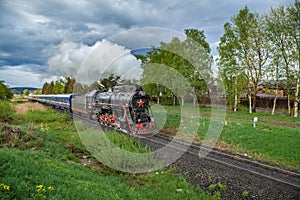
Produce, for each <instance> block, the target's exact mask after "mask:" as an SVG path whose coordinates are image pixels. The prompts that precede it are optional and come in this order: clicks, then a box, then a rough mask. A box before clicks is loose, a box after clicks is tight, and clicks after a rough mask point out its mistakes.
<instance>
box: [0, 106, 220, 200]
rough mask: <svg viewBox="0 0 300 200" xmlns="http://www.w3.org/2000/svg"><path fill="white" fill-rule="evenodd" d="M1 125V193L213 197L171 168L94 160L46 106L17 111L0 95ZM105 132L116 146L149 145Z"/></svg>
mask: <svg viewBox="0 0 300 200" xmlns="http://www.w3.org/2000/svg"><path fill="white" fill-rule="evenodd" d="M0 131H1V132H0V199H217V198H218V197H214V196H211V195H209V194H206V193H205V192H204V191H202V190H200V189H199V188H195V187H194V186H192V185H190V184H188V183H187V182H186V181H185V179H184V176H183V175H177V174H175V173H174V172H173V171H172V170H171V169H168V170H160V171H156V172H151V173H144V174H130V173H122V172H119V171H116V170H113V169H111V168H108V167H106V166H105V165H103V164H100V163H98V162H96V160H95V159H93V158H92V156H91V155H90V153H89V152H88V151H87V150H86V148H85V147H84V146H83V144H82V143H81V140H80V138H79V136H78V133H77V131H76V128H75V126H74V124H73V122H72V120H70V117H69V116H68V115H67V114H65V115H61V114H58V113H55V112H53V111H52V110H50V109H46V110H31V111H30V110H29V111H27V113H23V115H18V114H16V113H15V111H14V108H13V107H12V106H10V104H9V103H8V102H7V101H0ZM106 134H107V138H109V139H110V140H111V141H112V142H113V143H114V144H115V145H116V146H118V147H119V148H123V149H125V150H128V151H132V152H147V151H149V150H148V149H145V148H142V146H141V145H140V144H137V143H136V142H134V141H133V140H131V139H130V138H128V137H126V136H124V135H120V134H118V133H116V132H108V133H106ZM124 141H126V142H124ZM83 161H85V163H84V164H83Z"/></svg>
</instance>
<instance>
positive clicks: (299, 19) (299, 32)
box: [287, 0, 300, 117]
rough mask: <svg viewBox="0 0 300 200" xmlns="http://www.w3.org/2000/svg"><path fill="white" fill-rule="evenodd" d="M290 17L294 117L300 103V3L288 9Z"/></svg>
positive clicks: (296, 114) (296, 1)
mask: <svg viewBox="0 0 300 200" xmlns="http://www.w3.org/2000/svg"><path fill="white" fill-rule="evenodd" d="M287 16H288V21H289V23H288V33H289V36H290V37H291V39H292V43H293V47H294V49H293V51H292V52H293V53H292V55H293V56H292V58H293V63H294V67H295V68H294V70H295V73H294V77H295V80H296V84H295V97H294V117H297V116H298V109H299V108H298V104H299V103H300V97H299V95H300V94H299V93H300V91H299V90H300V28H299V26H300V1H299V0H295V2H294V4H292V5H290V6H288V7H287Z"/></svg>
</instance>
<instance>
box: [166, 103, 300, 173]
mask: <svg viewBox="0 0 300 200" xmlns="http://www.w3.org/2000/svg"><path fill="white" fill-rule="evenodd" d="M164 108H165V110H166V112H167V121H166V123H165V125H164V129H163V130H166V131H173V132H176V131H177V129H176V128H177V127H178V126H179V124H180V119H181V115H180V107H179V106H175V107H173V106H166V107H164ZM187 109H190V110H192V109H193V108H192V107H191V108H187ZM200 115H201V117H200V120H199V127H198V135H199V137H200V138H201V139H202V140H204V139H205V136H206V133H207V130H208V127H209V125H210V119H211V108H207V107H204V108H200ZM254 117H258V122H257V124H256V128H254V127H253V118H254ZM299 125H300V118H299V117H298V118H294V117H291V116H286V115H271V114H267V113H252V114H250V113H247V112H243V111H240V112H236V113H235V112H231V111H227V113H226V118H225V124H224V126H223V130H222V132H221V135H220V137H219V139H218V142H219V143H220V144H222V146H223V147H224V146H225V147H226V148H227V149H228V150H230V151H234V152H237V153H241V154H247V155H249V156H251V157H254V158H256V159H262V160H265V161H268V162H271V163H275V164H278V165H281V166H284V167H289V168H292V169H296V170H298V171H300V148H299V144H300V134H299V133H300V131H299V130H300V128H299V127H300V126H299ZM173 134H174V133H173Z"/></svg>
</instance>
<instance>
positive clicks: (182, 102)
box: [181, 96, 184, 106]
mask: <svg viewBox="0 0 300 200" xmlns="http://www.w3.org/2000/svg"><path fill="white" fill-rule="evenodd" d="M181 106H184V97H183V96H182V97H181Z"/></svg>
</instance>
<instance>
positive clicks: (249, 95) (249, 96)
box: [248, 93, 252, 113]
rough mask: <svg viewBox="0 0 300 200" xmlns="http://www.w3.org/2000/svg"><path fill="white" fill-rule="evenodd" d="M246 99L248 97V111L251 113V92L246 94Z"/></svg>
mask: <svg viewBox="0 0 300 200" xmlns="http://www.w3.org/2000/svg"><path fill="white" fill-rule="evenodd" d="M248 99H249V113H252V102H251V101H252V98H251V93H250V94H248Z"/></svg>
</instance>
